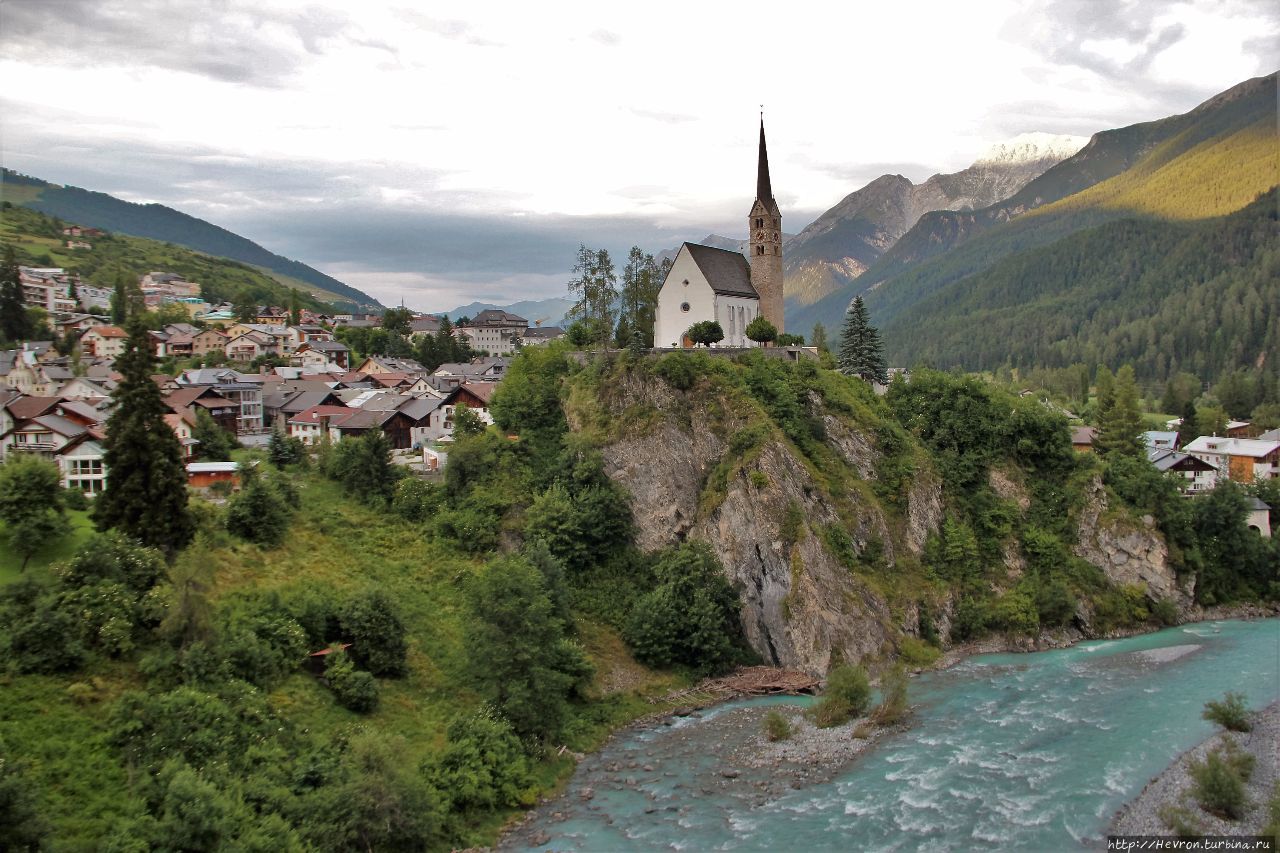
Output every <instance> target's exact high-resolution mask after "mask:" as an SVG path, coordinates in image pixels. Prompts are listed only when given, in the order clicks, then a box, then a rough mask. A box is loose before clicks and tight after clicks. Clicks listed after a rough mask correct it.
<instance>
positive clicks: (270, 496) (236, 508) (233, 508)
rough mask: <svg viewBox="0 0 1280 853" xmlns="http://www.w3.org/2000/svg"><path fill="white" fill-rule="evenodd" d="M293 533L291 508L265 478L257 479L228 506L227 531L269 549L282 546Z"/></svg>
mask: <svg viewBox="0 0 1280 853" xmlns="http://www.w3.org/2000/svg"><path fill="white" fill-rule="evenodd" d="M288 529H289V506H288V505H287V504H286V503H285V501H284V499H283V498H282V497H281V496H280V494H279V493H278V492H277V491H276V490H275V489H273V488H272V487H271V486H270V485H269V484H268V483H266V482H265V481H264V480H263V479H262V478H261V477H257V478H254V480H253V482H251V483H250V484H249V485H248V486H247V487H246V488H245V489H244V490H243V491H241V492H240V493H239V494H238V495H236V496H235V497H233V498H232V499H231V502H230V503H229V504H228V505H227V530H228V531H229V532H231V533H233V534H235V535H236V536H239V537H240V538H241V539H245V540H247V541H249V542H253V543H255V544H258V545H263V546H265V547H268V548H272V547H275V546H276V545H279V544H280V543H281V542H282V541H283V540H284V534H285V531H287V530H288Z"/></svg>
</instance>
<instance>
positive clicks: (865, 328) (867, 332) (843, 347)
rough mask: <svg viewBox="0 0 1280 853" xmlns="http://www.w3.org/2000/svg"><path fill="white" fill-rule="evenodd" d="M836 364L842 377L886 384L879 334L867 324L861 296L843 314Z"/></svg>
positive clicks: (867, 316)
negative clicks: (855, 377)
mask: <svg viewBox="0 0 1280 853" xmlns="http://www.w3.org/2000/svg"><path fill="white" fill-rule="evenodd" d="M838 364H839V366H840V372H841V373H843V374H845V375H846V376H858V377H860V378H862V379H864V380H865V381H867V382H879V383H880V384H881V385H887V384H888V383H889V371H888V367H887V365H886V364H885V360H884V352H883V345H882V344H881V342H880V332H879V330H878V329H876V327H875V326H873V325H871V315H870V312H868V311H867V306H866V303H864V302H863V301H862V297H861V296H855V297H854V298H853V301H852V302H850V303H849V308H848V310H846V311H845V313H844V329H843V330H842V331H841V333H840V357H839V359H838Z"/></svg>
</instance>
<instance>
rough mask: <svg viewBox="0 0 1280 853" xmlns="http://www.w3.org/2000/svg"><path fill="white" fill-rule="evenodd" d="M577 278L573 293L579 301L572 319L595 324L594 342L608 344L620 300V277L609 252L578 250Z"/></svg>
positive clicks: (583, 248)
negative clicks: (614, 314)
mask: <svg viewBox="0 0 1280 853" xmlns="http://www.w3.org/2000/svg"><path fill="white" fill-rule="evenodd" d="M573 272H574V278H572V279H570V281H569V293H570V295H572V296H573V297H574V299H575V302H574V305H573V307H572V308H570V309H569V316H570V317H572V318H573V319H576V320H592V321H594V325H593V327H592V328H593V331H594V333H595V337H594V339H593V340H592V343H598V344H604V343H606V342H607V341H608V339H609V335H610V334H611V333H612V332H613V313H614V303H616V302H617V300H618V275H617V273H616V272H614V269H613V261H612V260H611V259H610V258H609V253H608V251H606V250H605V249H588V248H587V247H586V246H585V245H580V246H579V247H578V259H577V262H576V263H575V264H574V265H573Z"/></svg>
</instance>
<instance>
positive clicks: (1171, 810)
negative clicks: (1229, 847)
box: [1156, 803, 1204, 838]
mask: <svg viewBox="0 0 1280 853" xmlns="http://www.w3.org/2000/svg"><path fill="white" fill-rule="evenodd" d="M1156 815H1157V816H1158V817H1159V818H1160V821H1161V822H1162V823H1163V824H1164V825H1165V826H1167V827H1168V828H1169V829H1170V830H1171V831H1172V832H1173V834H1174V835H1176V836H1178V837H1179V838H1194V837H1195V836H1197V835H1203V834H1204V827H1203V826H1201V824H1200V821H1199V820H1198V819H1197V818H1196V816H1195V815H1194V814H1192V813H1191V811H1190V810H1189V809H1187V808H1185V807H1183V806H1175V805H1174V804H1173V803H1165V804H1164V805H1163V806H1161V807H1160V808H1159V810H1158V811H1157V812H1156Z"/></svg>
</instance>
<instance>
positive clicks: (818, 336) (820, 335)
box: [809, 323, 828, 353]
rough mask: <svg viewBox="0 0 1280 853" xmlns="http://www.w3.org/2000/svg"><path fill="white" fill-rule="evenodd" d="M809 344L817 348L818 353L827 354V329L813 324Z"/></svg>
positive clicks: (819, 324)
mask: <svg viewBox="0 0 1280 853" xmlns="http://www.w3.org/2000/svg"><path fill="white" fill-rule="evenodd" d="M809 342H810V343H812V344H813V346H815V347H817V349H818V352H819V353H824V352H827V351H828V345H827V327H826V326H824V325H822V324H821V323H814V324H813V332H812V333H811V334H810V335H809Z"/></svg>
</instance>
